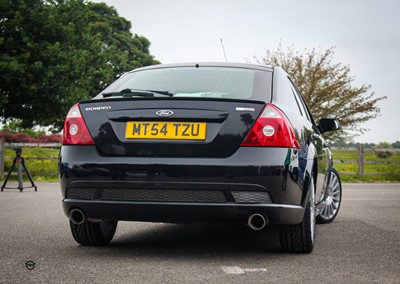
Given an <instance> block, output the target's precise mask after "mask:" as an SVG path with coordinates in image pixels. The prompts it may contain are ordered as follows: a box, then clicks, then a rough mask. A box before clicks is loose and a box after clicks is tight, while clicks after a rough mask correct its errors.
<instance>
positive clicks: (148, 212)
mask: <svg viewBox="0 0 400 284" xmlns="http://www.w3.org/2000/svg"><path fill="white" fill-rule="evenodd" d="M74 208H79V209H81V210H82V211H83V213H84V214H85V216H86V217H87V219H88V220H91V221H100V220H102V221H104V220H123V221H148V222H166V223H221V222H228V223H246V222H247V219H248V217H249V216H250V215H251V214H254V213H259V214H262V215H263V216H264V217H266V219H267V220H269V222H270V223H271V224H288V225H291V224H298V223H300V222H301V221H302V219H303V216H304V208H303V207H301V206H294V205H283V204H217V203H213V204H210V203H165V202H164V203H157V202H123V201H99V200H96V201H93V200H73V199H64V200H63V209H64V213H65V215H66V216H68V214H69V212H70V210H71V209H74Z"/></svg>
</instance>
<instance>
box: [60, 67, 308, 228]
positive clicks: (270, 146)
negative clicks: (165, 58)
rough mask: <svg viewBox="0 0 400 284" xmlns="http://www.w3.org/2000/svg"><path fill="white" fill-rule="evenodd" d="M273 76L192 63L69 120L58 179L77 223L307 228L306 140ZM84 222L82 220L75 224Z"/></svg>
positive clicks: (122, 88) (144, 76)
mask: <svg viewBox="0 0 400 284" xmlns="http://www.w3.org/2000/svg"><path fill="white" fill-rule="evenodd" d="M272 76H273V69H272V68H270V67H266V66H264V67H263V66H258V65H248V64H246V65H241V64H200V65H199V64H181V65H160V66H152V67H147V68H142V69H138V70H135V71H133V72H130V73H128V74H125V75H124V76H123V77H122V78H120V79H119V80H117V81H116V82H115V83H114V84H112V85H111V86H110V87H109V88H107V89H106V90H105V91H104V92H102V93H101V94H99V95H98V96H97V97H96V98H94V99H93V100H91V101H84V102H80V103H79V104H76V105H75V106H73V107H72V108H71V110H70V112H69V113H68V115H67V118H66V122H65V128H64V140H63V146H62V148H61V153H60V162H59V173H60V184H61V189H62V194H63V208H64V212H65V214H66V215H67V216H68V217H69V218H70V219H71V220H72V221H73V222H74V223H81V222H82V223H83V222H104V221H107V222H114V221H119V220H125V221H151V222H172V223H198V222H235V223H249V224H250V225H251V226H252V228H253V229H257V230H258V229H262V228H263V227H264V226H265V225H266V224H268V223H273V224H298V223H300V222H301V221H302V219H303V215H304V200H305V196H304V192H303V186H302V184H301V183H299V182H298V181H297V180H296V179H295V178H288V176H290V175H291V174H294V171H292V169H293V166H294V165H295V164H296V162H297V158H296V155H295V153H296V149H298V148H299V147H300V146H299V143H298V140H297V138H296V135H295V132H294V130H293V128H292V125H291V123H290V122H289V121H288V119H287V117H286V116H285V114H284V113H283V112H282V111H281V110H280V109H279V108H278V107H276V106H274V105H273V104H271V101H272ZM74 219H75V220H74Z"/></svg>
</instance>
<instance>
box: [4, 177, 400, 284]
mask: <svg viewBox="0 0 400 284" xmlns="http://www.w3.org/2000/svg"><path fill="white" fill-rule="evenodd" d="M343 187H344V199H343V203H342V208H341V211H340V213H339V215H338V217H337V219H336V220H335V221H334V222H333V223H332V224H328V225H318V226H317V242H316V248H315V249H314V252H313V253H311V254H308V255H298V254H285V253H281V252H280V248H279V241H278V234H277V229H276V228H273V227H270V228H269V229H268V230H266V231H262V232H254V231H251V230H250V229H248V228H247V227H241V226H235V227H233V226H206V225H189V226H181V225H171V224H151V223H133V222H132V223H128V222H120V223H119V225H118V229H117V233H116V235H115V237H114V240H113V242H112V244H111V246H109V247H100V248H95V247H81V246H79V245H77V244H76V243H75V242H74V240H73V239H72V236H71V234H70V231H69V227H68V222H67V218H66V217H65V216H64V214H63V212H62V209H61V194H60V192H59V188H58V184H55V183H39V184H38V192H34V191H33V190H32V189H25V190H24V192H23V193H20V192H19V191H18V190H15V189H6V190H5V191H4V192H0V283H242V284H243V283H274V282H275V283H400V264H399V263H400V184H385V185H381V184H372V185H366V184H344V186H343ZM28 261H31V263H30V264H31V265H30V266H29V263H28V265H26V263H27V262H28ZM27 267H28V268H31V270H29V269H27Z"/></svg>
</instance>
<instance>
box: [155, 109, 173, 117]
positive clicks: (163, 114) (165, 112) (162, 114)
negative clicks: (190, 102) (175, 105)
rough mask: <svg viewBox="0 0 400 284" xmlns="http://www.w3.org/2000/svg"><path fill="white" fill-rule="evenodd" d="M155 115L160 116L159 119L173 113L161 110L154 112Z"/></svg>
mask: <svg viewBox="0 0 400 284" xmlns="http://www.w3.org/2000/svg"><path fill="white" fill-rule="evenodd" d="M156 115H157V116H161V117H167V116H172V115H174V112H173V111H172V110H169V109H161V110H158V111H156Z"/></svg>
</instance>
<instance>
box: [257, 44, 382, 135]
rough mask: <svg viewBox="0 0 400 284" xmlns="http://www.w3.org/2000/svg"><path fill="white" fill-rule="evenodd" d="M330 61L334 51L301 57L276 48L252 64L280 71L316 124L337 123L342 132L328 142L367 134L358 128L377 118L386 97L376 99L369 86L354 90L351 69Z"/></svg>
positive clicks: (337, 132)
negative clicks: (329, 120)
mask: <svg viewBox="0 0 400 284" xmlns="http://www.w3.org/2000/svg"><path fill="white" fill-rule="evenodd" d="M333 57H334V48H329V49H327V50H325V51H321V50H320V51H317V50H316V49H311V50H309V49H305V50H304V53H300V52H299V51H296V50H295V49H294V47H293V45H292V46H290V47H288V48H287V50H286V51H284V50H283V48H282V45H279V47H278V48H277V49H276V50H267V51H266V53H265V55H264V56H263V57H260V58H257V57H255V60H256V61H257V62H258V63H260V64H267V65H268V64H271V65H275V66H280V67H282V68H283V69H284V70H285V71H286V72H287V73H288V74H289V75H290V76H291V78H292V79H293V80H294V81H295V82H296V85H297V86H298V88H299V89H300V91H301V93H302V94H303V96H304V98H305V100H306V101H307V104H308V106H309V107H310V109H311V112H312V113H313V115H314V118H315V119H316V120H317V121H318V120H319V119H321V118H336V119H337V120H339V123H340V126H341V129H340V130H339V131H335V132H330V133H327V137H328V138H331V139H339V138H345V137H348V136H350V132H353V133H354V132H358V133H363V132H364V131H366V130H367V129H365V128H363V127H361V126H360V124H361V123H362V122H365V121H368V120H370V119H372V118H375V117H376V116H377V115H378V114H379V112H380V108H379V106H378V105H377V103H378V102H379V101H380V100H382V99H385V98H386V97H385V96H383V97H376V96H375V94H374V92H371V91H370V90H371V86H369V85H368V86H367V85H361V86H358V87H355V86H353V83H354V77H352V76H350V67H349V66H348V65H343V64H341V63H334V62H333ZM355 136H357V134H356V135H355Z"/></svg>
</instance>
